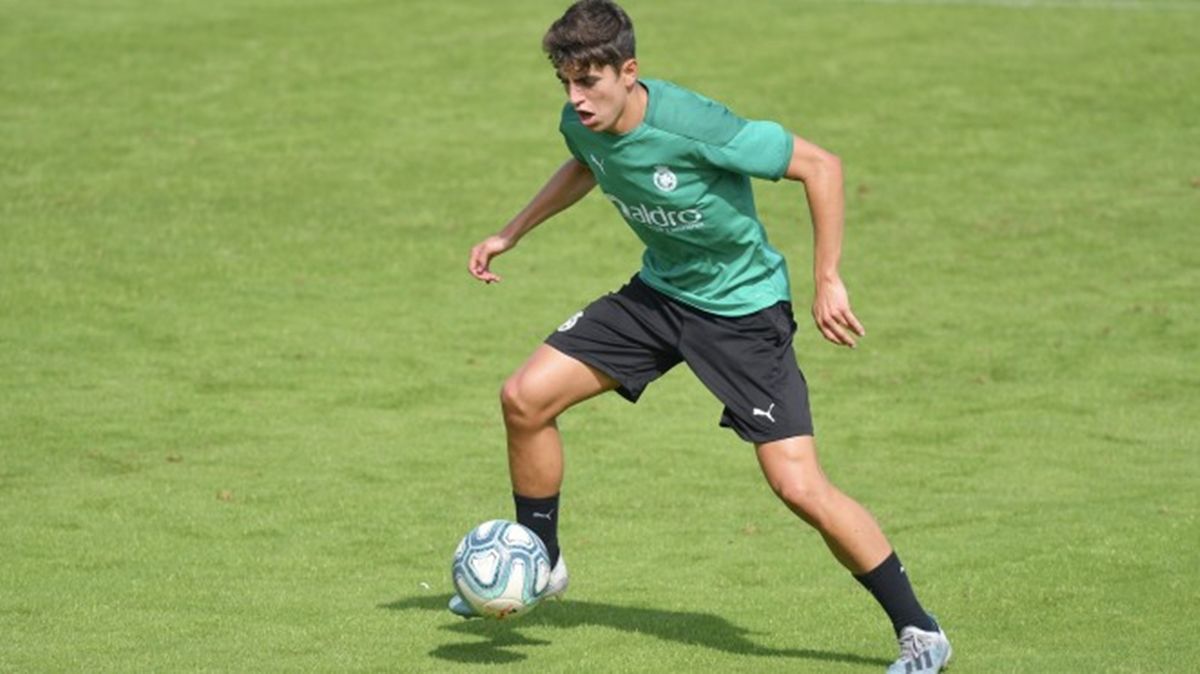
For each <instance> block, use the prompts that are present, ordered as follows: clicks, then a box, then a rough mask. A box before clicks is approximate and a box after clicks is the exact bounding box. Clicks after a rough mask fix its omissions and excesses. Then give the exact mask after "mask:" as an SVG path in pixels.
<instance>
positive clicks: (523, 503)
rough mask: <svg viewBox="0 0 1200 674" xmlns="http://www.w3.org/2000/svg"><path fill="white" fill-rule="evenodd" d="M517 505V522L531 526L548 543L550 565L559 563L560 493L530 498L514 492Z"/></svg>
mask: <svg viewBox="0 0 1200 674" xmlns="http://www.w3.org/2000/svg"><path fill="white" fill-rule="evenodd" d="M513 503H516V505H517V524H520V525H522V526H525V527H529V528H530V529H532V530H533V533H535V534H537V535H538V538H541V539H542V542H543V543H545V544H546V552H548V553H550V566H551V567H553V566H554V565H555V564H557V563H558V494H555V495H554V496H547V497H546V498H528V497H526V496H521V495H520V494H518V493H516V492H513Z"/></svg>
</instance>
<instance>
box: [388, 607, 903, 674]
mask: <svg viewBox="0 0 1200 674" xmlns="http://www.w3.org/2000/svg"><path fill="white" fill-rule="evenodd" d="M449 599H450V595H447V594H443V595H432V596H431V595H422V596H416V597H409V598H405V599H399V600H396V601H393V602H389V603H386V604H380V605H379V608H381V609H386V610H389V611H411V610H422V611H441V612H444V611H446V602H447V601H449ZM447 617H452V616H450V615H449V614H447ZM455 620H456V622H454V623H452V624H449V625H446V626H445V627H443V628H442V629H445V630H447V631H451V632H455V633H458V634H464V635H472V636H476V637H481V638H483V639H484V641H472V642H467V643H460V644H449V645H443V646H439V647H437V648H435V649H434V650H433V651H431V652H430V655H431V656H432V657H435V658H439V659H442V660H450V661H454V662H467V663H490V664H500V663H508V662H516V661H519V660H524V659H525V658H526V657H528V656H526V655H524V654H522V653H515V652H513V651H510V650H507V649H508V648H511V647H514V646H545V645H548V644H549V643H550V642H548V641H542V640H538V639H531V638H528V637H526V636H524V635H523V634H522V633H521V632H520V630H521V628H523V627H531V626H545V627H554V628H559V629H569V628H573V627H587V626H600V627H608V628H611V629H615V630H621V631H623V632H632V633H637V634H639V635H642V636H650V637H654V638H657V639H661V640H663V641H670V642H674V643H678V644H683V645H687V646H697V647H701V648H709V649H712V650H715V651H720V652H723V653H731V654H735V655H749V656H755V657H773V658H803V659H806V660H818V661H823V662H838V663H849V664H860V665H869V666H871V667H878V666H884V667H886V666H887V665H889V664H891V661H889V660H884V659H881V658H869V657H864V656H861V655H855V654H853V653H837V652H833V651H823V650H817V649H811V648H771V647H768V646H763V645H761V644H758V643H755V642H754V641H752V640H751V639H750V637H751V636H752V635H753V634H754V633H753V632H751V631H750V630H748V629H746V628H744V627H739V626H737V625H734V624H733V623H731V622H729V621H728V620H726V619H725V618H722V617H720V616H716V615H712V614H710V613H695V612H691V611H665V610H662V609H652V608H643V607H638V606H618V605H615V604H604V603H600V602H591V601H578V600H574V599H567V600H564V601H561V602H558V601H550V602H546V603H545V604H543V605H542V606H539V607H538V608H537V610H536V611H534V612H532V613H530V614H528V615H526V616H524V617H522V618H520V619H519V620H513V621H494V620H461V619H458V618H455Z"/></svg>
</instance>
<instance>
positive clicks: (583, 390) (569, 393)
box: [500, 344, 619, 423]
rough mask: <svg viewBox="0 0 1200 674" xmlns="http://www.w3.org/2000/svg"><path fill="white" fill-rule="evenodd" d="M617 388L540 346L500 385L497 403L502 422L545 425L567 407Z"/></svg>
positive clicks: (574, 361)
mask: <svg viewBox="0 0 1200 674" xmlns="http://www.w3.org/2000/svg"><path fill="white" fill-rule="evenodd" d="M618 385H619V384H618V383H617V381H616V380H614V379H613V378H612V377H609V376H608V375H606V374H604V373H603V372H601V371H599V370H597V369H596V368H594V367H591V366H590V365H587V364H586V363H584V362H582V361H579V360H577V359H575V358H572V357H570V356H568V355H566V354H564V353H562V352H561V351H559V350H557V349H555V348H554V347H552V346H548V345H546V344H542V345H541V346H539V347H538V348H537V349H536V350H535V351H534V352H533V354H532V355H531V356H529V358H528V359H527V360H526V361H525V362H524V363H523V364H522V365H521V367H519V368H517V371H516V372H514V373H513V374H512V376H510V377H509V378H508V380H506V381H505V382H504V388H503V389H502V390H501V393H500V399H501V402H502V404H503V406H504V413H505V418H506V419H509V420H511V421H513V422H518V423H519V422H522V421H523V422H526V423H545V422H547V421H549V420H552V419H554V417H556V416H558V415H559V414H560V413H561V412H562V411H563V410H565V409H567V408H568V407H571V406H572V405H574V404H576V403H579V402H582V401H584V400H587V399H588V398H592V397H594V396H597V395H600V394H601V393H604V392H606V391H611V390H613V389H615V388H617V386H618Z"/></svg>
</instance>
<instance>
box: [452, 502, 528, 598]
mask: <svg viewBox="0 0 1200 674" xmlns="http://www.w3.org/2000/svg"><path fill="white" fill-rule="evenodd" d="M450 576H451V578H453V580H454V587H455V588H456V589H457V590H458V593H459V594H460V595H462V597H463V599H466V600H467V603H469V604H470V605H471V606H472V607H474V608H475V610H476V611H478V612H479V613H480V615H483V616H485V617H488V618H497V619H499V618H511V617H516V616H520V615H523V614H525V613H528V612H529V611H530V610H532V609H533V607H534V606H537V603H538V601H540V600H541V598H542V593H543V592H545V590H546V585H547V584H548V583H549V582H550V555H549V554H548V553H547V552H546V546H545V544H543V543H542V539H540V538H538V536H537V534H535V533H533V532H532V531H530V530H529V529H527V528H525V527H523V526H521V525H520V524H517V523H516V522H508V521H505V520H490V521H488V522H484V523H483V524H480V525H479V526H477V527H475V528H474V529H472V530H471V531H470V532H469V533H468V534H467V535H466V536H463V539H462V541H460V542H459V544H458V549H457V550H455V552H454V563H453V564H451V565H450Z"/></svg>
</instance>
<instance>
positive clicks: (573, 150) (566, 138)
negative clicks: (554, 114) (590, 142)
mask: <svg viewBox="0 0 1200 674" xmlns="http://www.w3.org/2000/svg"><path fill="white" fill-rule="evenodd" d="M562 135H563V142H565V143H566V144H567V149H568V150H570V151H571V155H572V156H573V157H575V161H577V162H579V163H580V164H586V163H587V159H585V158H584V156H583V153H582V152H580V151H579V148H577V147H575V143H573V142H571V136H570V134H568V133H567V132H566V130H565V129H563V130H562Z"/></svg>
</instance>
